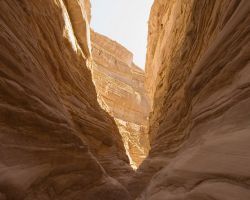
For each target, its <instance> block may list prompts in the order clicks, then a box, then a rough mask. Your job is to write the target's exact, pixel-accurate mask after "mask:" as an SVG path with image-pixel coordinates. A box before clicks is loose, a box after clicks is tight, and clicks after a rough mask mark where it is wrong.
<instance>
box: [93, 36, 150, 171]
mask: <svg viewBox="0 0 250 200" xmlns="http://www.w3.org/2000/svg"><path fill="white" fill-rule="evenodd" d="M91 40H92V47H93V49H92V54H93V59H94V62H95V64H93V68H92V72H93V81H94V83H95V85H96V89H97V93H98V100H99V102H100V105H101V106H102V107H103V108H104V109H105V110H107V111H108V113H110V115H111V116H113V117H114V119H115V122H116V124H117V126H118V128H119V131H120V133H121V135H122V139H123V143H124V146H125V149H126V151H127V154H128V156H129V158H130V163H131V165H132V166H133V167H138V166H139V164H141V162H142V160H143V159H144V158H145V157H146V155H147V153H148V150H149V143H148V135H147V117H148V114H149V102H148V97H147V96H146V93H145V89H144V79H145V77H144V72H143V71H142V70H141V69H140V68H138V67H137V66H136V65H135V64H134V63H133V55H132V53H131V52H129V51H128V50H127V49H125V48H124V47H123V46H121V45H120V44H118V43H117V42H115V41H112V40H111V39H109V38H107V37H105V36H103V35H100V34H98V33H95V32H92V33H91Z"/></svg>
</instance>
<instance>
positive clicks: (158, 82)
mask: <svg viewBox="0 0 250 200" xmlns="http://www.w3.org/2000/svg"><path fill="white" fill-rule="evenodd" d="M249 25H250V1H249V0H220V1H216V0H204V1H200V0H175V1H174V0H170V1H165V0H156V1H155V3H154V5H153V8H152V11H151V16H150V21H149V39H148V41H149V44H148V54H147V67H146V75H147V82H146V85H147V89H148V91H149V93H150V96H151V97H153V96H154V104H153V113H152V114H151V115H150V131H149V134H150V141H151V151H150V153H149V157H148V159H147V160H146V161H145V162H144V163H143V164H142V165H141V167H140V169H139V170H138V173H137V174H136V176H135V177H134V179H133V180H132V181H131V183H130V191H131V193H132V194H133V196H134V197H136V196H139V194H140V193H141V192H142V191H143V192H142V194H141V196H140V198H138V199H144V200H146V199H150V200H166V199H168V200H182V199H183V200H184V199H185V200H188V199H190V200H196V199H197V200H198V199H199V200H205V199H206V200H208V199H209V200H210V199H216V200H235V199H241V200H248V199H250V170H249V169H250V145H249V141H250V109H249V107H250V63H249V61H250V26H249Z"/></svg>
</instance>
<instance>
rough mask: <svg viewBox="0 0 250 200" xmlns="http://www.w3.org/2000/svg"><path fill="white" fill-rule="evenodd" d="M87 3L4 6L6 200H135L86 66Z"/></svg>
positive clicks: (0, 105) (0, 4) (0, 112)
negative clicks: (125, 182)
mask: <svg viewBox="0 0 250 200" xmlns="http://www.w3.org/2000/svg"><path fill="white" fill-rule="evenodd" d="M86 2H87V1H82V0H19V1H16V0H8V1H0V30H1V31H0V66H1V67H0V199H1V200H6V199H11V200H20V199H25V200H31V199H32V200H33V199H36V200H49V199H60V200H63V199H65V200H66V199H67V200H68V199H74V200H76V199H86V200H92V199H93V200H98V199H100V200H104V199H107V200H111V199H113V200H116V199H118V198H119V199H124V200H127V199H130V197H129V194H128V192H127V190H126V189H125V187H124V186H123V185H122V184H123V183H124V181H125V179H126V177H127V176H129V175H130V174H131V173H132V169H131V168H130V166H129V159H128V157H127V156H126V152H125V148H124V146H123V142H122V138H121V135H120V134H119V132H118V129H117V127H116V125H115V122H114V120H113V119H112V118H111V117H110V116H109V115H108V113H107V112H105V111H104V110H102V109H101V107H100V106H99V104H98V102H97V95H96V92H95V87H94V84H93V83H92V80H91V72H90V70H89V69H88V68H87V66H86V60H87V58H89V57H91V42H90V38H89V36H90V32H89V25H88V19H87V13H86V9H85V5H86V4H85V3H86ZM87 5H90V4H87ZM88 15H89V16H90V13H88Z"/></svg>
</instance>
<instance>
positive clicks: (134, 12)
mask: <svg viewBox="0 0 250 200" xmlns="http://www.w3.org/2000/svg"><path fill="white" fill-rule="evenodd" d="M152 3H153V0H91V7H92V9H91V10H92V11H91V13H92V18H91V27H92V28H93V29H94V31H96V32H98V33H101V34H103V35H105V36H107V37H109V38H111V39H112V40H115V41H117V42H119V43H120V44H122V45H123V46H124V47H126V48H127V49H128V50H129V51H131V52H132V53H133V54H134V62H135V64H137V65H138V66H139V67H140V68H142V69H144V65H145V60H146V46H147V34H148V18H149V13H150V8H151V6H152Z"/></svg>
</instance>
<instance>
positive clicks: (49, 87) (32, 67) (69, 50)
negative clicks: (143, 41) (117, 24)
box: [0, 0, 250, 200]
mask: <svg viewBox="0 0 250 200" xmlns="http://www.w3.org/2000/svg"><path fill="white" fill-rule="evenodd" d="M90 17H91V13H90V2H89V1H88V0H18V1H17V0H5V1H4V0H2V1H0V200H23V199H24V200H34V199H35V200H52V199H53V200H69V199H72V200H80V199H81V200H82V199H84V200H129V199H137V200H211V199H212V200H214V199H216V200H236V199H237V200H249V199H250V170H249V169H250V153H249V152H250V145H249V142H250V134H249V133H250V109H249V107H250V64H249V60H250V26H249V25H250V1H249V0H220V1H219V0H203V1H201V0H169V1H166V0H155V2H154V5H153V7H152V10H151V15H150V20H149V36H148V53H147V64H146V89H147V92H148V94H149V96H150V103H151V105H150V106H151V107H152V108H153V111H152V113H151V114H150V119H149V139H150V145H151V150H150V152H149V156H148V157H147V159H146V160H145V161H144V162H143V163H142V164H141V165H140V167H139V169H138V170H137V172H136V173H135V174H134V173H133V171H132V169H131V167H130V166H129V158H128V157H127V156H126V149H125V148H124V144H123V142H125V145H126V141H129V140H130V138H127V139H126V140H124V139H122V136H121V134H119V131H118V128H117V125H116V123H115V120H114V119H113V118H112V117H111V116H110V115H109V114H108V112H110V113H113V116H115V117H116V116H117V117H116V118H117V119H118V118H119V119H120V118H121V119H123V118H124V119H126V120H125V121H131V123H133V124H144V119H145V117H144V116H145V115H146V112H144V110H143V106H142V107H140V106H141V105H143V104H136V101H135V102H134V101H132V103H131V102H130V104H128V103H129V100H128V99H130V96H129V95H128V96H127V95H124V96H123V98H122V99H123V100H124V102H126V103H124V104H123V106H124V107H125V108H126V109H128V110H129V112H131V113H132V112H134V111H136V112H139V113H140V115H141V114H143V117H141V118H140V117H138V116H139V115H138V113H137V114H136V112H134V113H133V114H131V113H126V112H120V111H121V110H122V109H121V108H120V107H119V105H113V106H109V107H107V108H105V109H106V110H107V111H108V112H106V111H104V110H103V109H102V108H101V107H100V106H99V104H98V102H97V95H96V91H95V87H94V84H93V82H92V77H91V72H90V69H92V70H96V72H94V74H95V73H97V71H98V70H99V71H98V72H99V73H104V72H105V75H107V74H108V75H110V76H106V77H107V79H108V78H109V77H110V78H112V83H115V82H116V81H117V82H119V84H117V86H115V87H110V88H108V90H107V91H109V90H116V89H117V90H118V92H117V94H121V91H122V89H123V87H120V86H121V85H122V84H121V80H123V83H125V82H127V85H126V87H125V86H124V88H130V87H131V88H130V89H129V90H131V91H132V92H131V94H133V95H134V94H135V91H136V92H138V91H139V92H138V93H139V95H138V97H139V96H140V97H141V100H142V99H144V96H143V95H142V94H144V92H141V91H142V90H141V89H142V88H141V86H140V83H141V82H142V79H143V76H142V73H141V71H140V70H138V69H137V68H136V66H134V65H133V63H132V55H131V53H130V52H128V51H127V50H125V49H123V48H120V46H119V44H117V43H114V42H112V41H110V40H109V39H107V40H105V39H104V40H100V41H99V42H98V45H99V46H96V42H94V43H93V46H94V48H93V52H91V41H90V30H89V20H90ZM96 36H98V35H96ZM100 37H101V38H102V36H100ZM93 41H95V38H94V39H93ZM103 41H106V42H103ZM100 52H101V54H100V55H98V53H100ZM110 54H111V55H110ZM92 55H93V57H94V60H95V61H96V63H97V65H93V66H91V63H92V62H91V60H92ZM101 55H102V56H101ZM111 58H112V59H111ZM118 58H119V59H118ZM87 61H88V62H87ZM86 63H88V67H87V64H86ZM106 63H108V64H109V65H106ZM114 63H115V64H114ZM117 63H119V64H117ZM120 64H121V65H120ZM104 66H105V67H108V69H106V68H105V67H104ZM128 66H129V67H130V69H131V72H130V73H132V75H134V74H136V75H135V77H134V76H132V77H133V78H132V80H138V82H139V86H138V85H137V83H135V84H129V81H128V80H131V79H129V78H128V76H127V75H128V74H127V71H126V70H125V69H128ZM112 70H114V71H115V72H116V73H117V72H119V76H118V75H117V74H116V73H111V72H112ZM97 74H98V73H97ZM94 76H95V75H94ZM101 77H102V76H101ZM97 78H98V76H97ZM115 80H116V81H115ZM102 81H103V82H104V83H106V82H105V81H106V79H103V80H101V82H102ZM136 82H137V81H136ZM132 83H133V81H132ZM97 87H101V90H100V91H106V90H103V88H102V87H103V85H102V86H101V85H99V86H98V83H97ZM137 89H138V90H137ZM129 90H125V91H126V92H127V91H129ZM126 92H125V93H126ZM113 94H115V93H112V95H113ZM122 94H123V93H122ZM99 95H102V97H101V98H99V99H98V100H99V101H101V103H104V101H102V100H104V99H105V98H106V97H107V95H106V93H100V94H99ZM133 95H131V99H133V98H134V96H133ZM118 96H119V95H118ZM132 96H133V97H132ZM127 97H129V98H128V99H126V98H127ZM112 98H113V97H112ZM116 100H117V101H118V100H120V97H119V98H118V97H117V99H116ZM125 100H126V101H125ZM121 102H122V100H121ZM141 102H143V100H142V101H141ZM126 106H127V107H126ZM131 108H134V109H131ZM109 109H110V110H109ZM112 109H113V110H112ZM144 114H145V115H144ZM138 120H139V121H138ZM121 123H123V122H121ZM143 126H144V125H143ZM126 127H127V125H126ZM125 129H126V128H125ZM127 130H128V129H126V131H127ZM129 131H131V130H129ZM129 131H128V132H129ZM132 131H134V129H133V130H132ZM121 133H122V132H121ZM144 139H145V138H144ZM131 155H132V154H131ZM128 177H130V180H129V181H128ZM130 196H132V197H131V198H130Z"/></svg>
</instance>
